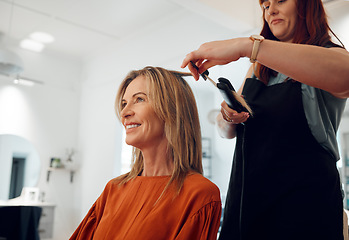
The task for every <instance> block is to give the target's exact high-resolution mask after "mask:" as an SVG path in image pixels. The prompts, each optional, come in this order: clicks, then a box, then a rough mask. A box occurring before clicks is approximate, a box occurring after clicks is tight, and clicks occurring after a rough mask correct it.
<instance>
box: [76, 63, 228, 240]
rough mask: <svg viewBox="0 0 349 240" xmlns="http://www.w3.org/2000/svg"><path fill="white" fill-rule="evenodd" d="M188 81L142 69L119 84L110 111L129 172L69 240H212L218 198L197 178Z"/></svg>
mask: <svg viewBox="0 0 349 240" xmlns="http://www.w3.org/2000/svg"><path fill="white" fill-rule="evenodd" d="M189 75H190V74H187V73H180V72H175V71H168V70H165V69H163V68H159V67H145V68H144V69H141V70H138V71H132V72H130V73H129V74H128V76H127V77H126V78H125V79H124V80H123V82H122V83H121V86H120V88H119V91H118V94H117V97H116V102H115V107H116V112H117V114H118V116H119V119H120V120H121V122H122V124H123V125H124V127H125V130H126V143H127V144H129V145H132V146H133V164H132V169H131V171H130V172H129V173H126V174H124V175H122V176H119V177H117V178H116V179H113V180H111V181H110V182H109V183H108V184H107V186H106V187H105V189H104V191H103V193H102V194H101V196H100V197H99V198H98V199H97V201H96V202H95V203H94V205H93V206H92V208H91V209H90V211H89V212H88V214H87V216H86V217H85V218H84V220H83V221H82V222H81V224H80V226H79V227H78V228H77V229H76V231H75V232H74V234H73V236H72V237H71V239H123V240H126V239H132V240H134V239H152V240H154V239H190V240H195V239H202V240H204V239H205V240H206V239H216V238H217V231H218V228H219V224H220V216H221V200H220V193H219V189H218V188H217V187H216V186H215V185H214V184H213V183H212V182H210V181H209V180H208V179H206V178H204V177H203V176H202V163H201V154H202V153H201V132H200V124H199V117H198V111H197V108H196V102H195V99H194V95H193V93H192V91H191V89H190V87H189V85H188V84H187V82H186V81H185V80H184V79H183V78H182V77H183V76H189Z"/></svg>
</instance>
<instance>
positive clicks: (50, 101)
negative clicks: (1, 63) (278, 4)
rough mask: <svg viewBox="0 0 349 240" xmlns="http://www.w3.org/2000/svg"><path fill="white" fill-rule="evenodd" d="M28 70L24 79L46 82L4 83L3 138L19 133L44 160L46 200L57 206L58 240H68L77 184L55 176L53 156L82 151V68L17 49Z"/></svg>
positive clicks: (0, 91) (0, 102) (0, 98)
mask: <svg viewBox="0 0 349 240" xmlns="http://www.w3.org/2000/svg"><path fill="white" fill-rule="evenodd" d="M17 52H18V54H19V55H20V56H21V57H22V58H23V60H24V62H25V64H26V65H25V68H26V69H28V70H27V71H26V72H24V73H23V75H27V76H31V77H32V78H36V79H38V80H41V81H43V82H45V84H44V85H35V86H33V87H26V86H20V85H14V84H12V82H10V80H9V79H8V78H6V77H1V78H0V116H1V117H0V134H14V135H18V136H21V137H23V138H25V139H27V140H28V141H30V142H31V143H32V145H33V146H34V148H35V149H36V150H37V152H38V154H39V157H40V160H41V172H40V176H39V182H38V187H39V188H40V190H41V191H44V192H45V193H46V194H45V195H46V201H48V202H50V203H53V204H56V211H55V219H54V220H55V226H54V236H55V238H54V239H67V238H68V236H69V234H70V232H71V231H72V230H73V228H74V227H73V225H74V224H73V223H72V222H73V219H74V209H73V198H72V196H73V195H74V192H75V187H76V185H75V184H74V183H73V184H71V183H70V176H69V173H68V172H53V173H51V178H50V181H49V182H47V181H46V175H47V171H46V170H47V168H48V167H49V164H50V158H51V157H59V158H62V160H64V158H65V157H66V156H65V150H66V148H75V149H76V148H77V134H78V132H77V126H78V117H79V114H78V113H79V107H78V103H79V102H78V100H79V92H78V91H77V90H76V87H77V85H78V83H79V82H78V80H79V79H80V77H81V65H80V64H79V63H77V62H75V61H71V60H69V59H60V58H57V56H48V55H44V54H41V55H40V54H35V53H30V52H26V51H21V50H17Z"/></svg>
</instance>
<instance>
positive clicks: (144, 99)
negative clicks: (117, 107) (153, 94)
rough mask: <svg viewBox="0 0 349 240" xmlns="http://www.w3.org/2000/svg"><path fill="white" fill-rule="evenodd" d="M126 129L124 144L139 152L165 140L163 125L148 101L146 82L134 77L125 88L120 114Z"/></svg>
mask: <svg viewBox="0 0 349 240" xmlns="http://www.w3.org/2000/svg"><path fill="white" fill-rule="evenodd" d="M120 116H121V121H122V124H123V125H124V127H125V129H126V143H127V144H129V145H132V146H134V147H136V148H139V149H140V150H144V149H145V148H147V147H154V146H157V145H159V144H160V142H162V141H164V140H166V138H165V134H164V126H165V123H164V121H162V120H161V119H160V118H159V117H158V116H157V115H156V113H155V111H154V109H153V107H152V105H151V102H150V100H149V91H148V81H147V80H146V79H145V78H144V76H138V77H136V78H135V79H134V80H133V81H132V82H131V83H130V84H129V85H128V86H127V88H126V91H125V94H124V96H123V98H122V110H121V113H120Z"/></svg>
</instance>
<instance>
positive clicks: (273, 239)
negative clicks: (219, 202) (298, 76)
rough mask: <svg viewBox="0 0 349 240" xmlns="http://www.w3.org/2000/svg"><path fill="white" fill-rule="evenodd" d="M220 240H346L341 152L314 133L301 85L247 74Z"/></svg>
mask: <svg viewBox="0 0 349 240" xmlns="http://www.w3.org/2000/svg"><path fill="white" fill-rule="evenodd" d="M242 94H243V95H244V97H245V99H246V101H247V102H248V103H249V105H250V106H251V108H252V110H253V117H252V118H251V117H250V118H249V119H248V120H247V121H246V123H245V125H242V124H239V125H237V130H236V131H237V142H236V148H235V153H234V160H233V167H232V172H231V176H230V183H229V189H228V194H227V199H226V204H225V208H224V218H223V225H222V230H221V232H220V237H219V239H220V240H226V239H233V240H257V239H258V240H261V239H267V240H288V239H289V240H291V239H292V240H302V239H304V240H313V239H314V240H319V239H320V240H321V239H324V240H325V239H326V240H337V239H343V202H342V195H341V190H340V189H341V187H340V178H339V174H338V170H337V168H336V159H334V157H332V155H330V154H329V152H327V151H326V150H325V149H324V148H323V147H322V146H321V145H320V144H319V143H318V142H317V141H316V139H315V138H314V136H313V135H312V133H311V131H310V129H309V126H308V123H307V120H306V117H305V114H304V110H303V103H302V93H301V84H300V83H299V82H294V81H287V82H284V83H280V84H275V85H272V86H266V85H264V84H263V83H262V82H261V81H259V80H256V79H252V78H249V79H246V82H245V86H244V89H243V92H242Z"/></svg>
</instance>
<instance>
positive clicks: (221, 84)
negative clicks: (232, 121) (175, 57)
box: [190, 62, 252, 116]
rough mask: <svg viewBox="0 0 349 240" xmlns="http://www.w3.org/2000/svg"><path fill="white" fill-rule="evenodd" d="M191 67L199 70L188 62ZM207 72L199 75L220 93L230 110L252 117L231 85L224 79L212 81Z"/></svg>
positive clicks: (249, 110) (245, 104) (247, 107)
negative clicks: (246, 113)
mask: <svg viewBox="0 0 349 240" xmlns="http://www.w3.org/2000/svg"><path fill="white" fill-rule="evenodd" d="M190 63H191V65H192V66H193V67H194V68H195V69H196V70H198V71H199V68H198V67H197V66H196V65H195V64H194V63H193V62H190ZM208 74H209V72H208V70H206V71H205V72H203V73H201V74H200V75H201V77H202V78H203V79H204V80H205V81H206V80H207V79H208V80H209V81H210V82H211V83H212V84H213V85H214V86H215V87H216V88H218V89H219V91H220V92H221V94H222V96H223V98H224V101H225V102H226V103H227V104H228V106H229V107H230V108H231V109H234V110H235V111H237V112H239V113H240V112H248V113H250V115H251V116H252V110H251V108H250V107H249V106H248V104H247V103H246V101H245V100H244V99H243V98H242V97H241V96H240V95H239V94H237V93H236V91H235V89H234V87H233V85H232V84H231V83H230V81H229V80H228V79H226V78H223V77H220V78H218V83H216V82H215V81H213V80H212V79H211V78H210V77H209V76H208Z"/></svg>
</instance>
